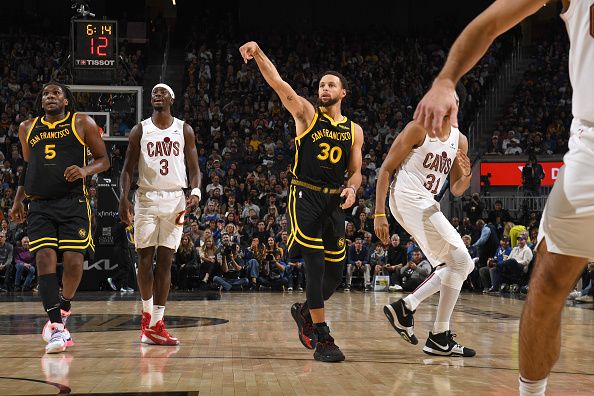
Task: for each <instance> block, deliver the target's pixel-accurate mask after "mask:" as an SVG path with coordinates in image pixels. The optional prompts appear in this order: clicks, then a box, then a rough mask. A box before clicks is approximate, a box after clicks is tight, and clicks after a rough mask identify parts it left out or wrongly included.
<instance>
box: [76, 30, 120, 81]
mask: <svg viewBox="0 0 594 396" xmlns="http://www.w3.org/2000/svg"><path fill="white" fill-rule="evenodd" d="M70 41H71V45H72V62H73V66H74V67H75V68H77V69H103V70H111V69H114V68H115V67H116V61H117V54H118V23H117V21H109V20H90V19H73V20H72V26H71V40H70Z"/></svg>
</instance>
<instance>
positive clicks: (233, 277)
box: [213, 235, 250, 291]
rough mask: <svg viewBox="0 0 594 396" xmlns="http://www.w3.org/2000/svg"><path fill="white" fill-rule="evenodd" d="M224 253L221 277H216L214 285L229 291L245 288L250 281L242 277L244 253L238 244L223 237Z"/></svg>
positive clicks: (222, 255)
mask: <svg viewBox="0 0 594 396" xmlns="http://www.w3.org/2000/svg"><path fill="white" fill-rule="evenodd" d="M222 246H223V252H222V254H221V273H222V274H221V276H215V277H214V279H213V283H214V284H216V285H219V287H220V288H222V289H225V291H229V290H231V289H232V288H233V286H239V287H241V288H243V287H244V286H247V285H249V283H250V281H249V280H248V278H246V277H245V276H242V273H243V271H244V261H243V253H242V251H241V247H240V246H239V245H238V244H235V243H231V242H230V238H229V236H228V235H224V236H223V245H222Z"/></svg>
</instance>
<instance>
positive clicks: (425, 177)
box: [392, 127, 460, 200]
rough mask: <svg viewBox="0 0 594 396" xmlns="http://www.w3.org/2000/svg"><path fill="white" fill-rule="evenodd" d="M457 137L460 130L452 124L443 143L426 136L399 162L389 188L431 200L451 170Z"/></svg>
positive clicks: (456, 146)
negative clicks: (421, 142)
mask: <svg viewBox="0 0 594 396" xmlns="http://www.w3.org/2000/svg"><path fill="white" fill-rule="evenodd" d="M459 138H460V131H459V130H458V128H454V127H452V128H451V130H450V136H449V137H448V139H447V140H446V141H443V142H442V141H441V140H439V139H437V138H430V137H429V135H426V136H425V140H424V141H423V144H422V145H420V146H419V147H417V148H414V149H413V150H412V151H411V152H410V153H409V154H408V156H407V157H406V159H405V160H404V161H402V164H400V168H398V171H397V172H396V174H395V178H394V181H393V182H392V188H393V189H394V190H395V191H396V192H397V193H398V192H400V193H404V194H410V193H412V194H418V195H421V196H424V197H427V198H430V199H431V200H433V199H434V198H433V196H434V195H436V194H438V193H439V191H440V190H441V188H442V186H443V183H444V182H445V181H446V179H447V177H448V174H449V173H450V170H451V169H452V165H453V164H454V160H455V159H456V152H457V151H458V139H459Z"/></svg>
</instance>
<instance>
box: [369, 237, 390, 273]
mask: <svg viewBox="0 0 594 396" xmlns="http://www.w3.org/2000/svg"><path fill="white" fill-rule="evenodd" d="M369 265H371V268H372V269H373V276H377V275H380V274H384V273H386V274H387V271H386V272H384V268H385V267H386V250H385V249H384V246H383V245H382V244H381V242H380V243H378V244H376V245H375V249H374V250H373V253H371V256H370V258H369Z"/></svg>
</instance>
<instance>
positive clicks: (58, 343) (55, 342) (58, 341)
mask: <svg viewBox="0 0 594 396" xmlns="http://www.w3.org/2000/svg"><path fill="white" fill-rule="evenodd" d="M51 329H52V336H51V337H50V340H49V341H48V343H47V345H46V346H45V353H60V352H64V351H65V350H66V348H68V347H70V346H72V345H74V342H73V341H72V338H71V337H70V332H69V331H68V330H66V328H65V327H64V325H63V324H62V323H52V325H51Z"/></svg>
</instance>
